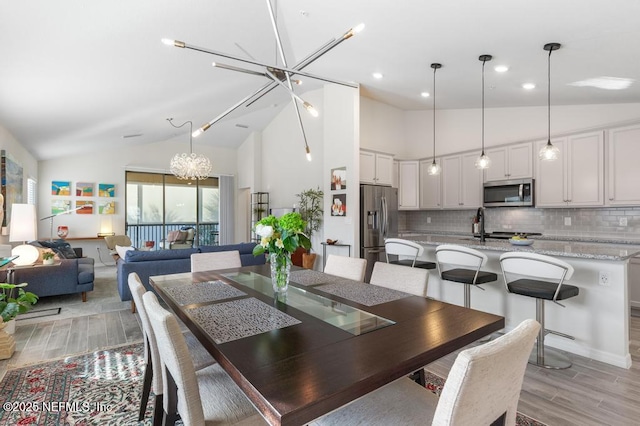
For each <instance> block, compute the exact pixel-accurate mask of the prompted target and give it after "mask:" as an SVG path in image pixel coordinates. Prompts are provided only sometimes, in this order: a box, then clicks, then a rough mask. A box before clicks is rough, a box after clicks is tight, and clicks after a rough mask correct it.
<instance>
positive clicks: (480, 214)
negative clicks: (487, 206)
mask: <svg viewBox="0 0 640 426" xmlns="http://www.w3.org/2000/svg"><path fill="white" fill-rule="evenodd" d="M476 219H478V222H480V242H482V243H484V242H485V237H484V207H478V212H477V213H476Z"/></svg>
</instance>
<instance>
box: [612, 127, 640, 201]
mask: <svg viewBox="0 0 640 426" xmlns="http://www.w3.org/2000/svg"><path fill="white" fill-rule="evenodd" d="M607 145H608V150H607V152H608V154H609V155H608V161H607V166H608V170H607V180H608V182H607V196H606V204H607V205H609V206H637V205H640V167H638V158H640V126H631V127H621V128H617V129H611V130H609V138H608V141H607Z"/></svg>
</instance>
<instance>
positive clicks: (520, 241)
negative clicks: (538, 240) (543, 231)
mask: <svg viewBox="0 0 640 426" xmlns="http://www.w3.org/2000/svg"><path fill="white" fill-rule="evenodd" d="M509 242H510V243H511V244H513V245H514V246H530V245H531V244H533V240H527V239H526V238H519V239H517V240H516V239H515V238H509Z"/></svg>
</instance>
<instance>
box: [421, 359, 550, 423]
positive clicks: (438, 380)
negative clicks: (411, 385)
mask: <svg viewBox="0 0 640 426" xmlns="http://www.w3.org/2000/svg"><path fill="white" fill-rule="evenodd" d="M424 374H425V378H426V385H425V387H426V388H427V389H429V390H430V391H431V392H433V393H435V394H436V395H438V396H440V394H441V393H442V388H443V386H444V382H445V379H443V378H442V377H440V376H438V375H436V374H434V373H432V372H430V371H428V370H424ZM516 426H547V425H546V424H545V423H542V422H539V421H537V420H534V419H532V418H531V417H528V416H525V415H524V414H522V413H518V414H517V415H516Z"/></svg>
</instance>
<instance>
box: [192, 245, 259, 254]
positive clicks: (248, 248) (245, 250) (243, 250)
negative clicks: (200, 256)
mask: <svg viewBox="0 0 640 426" xmlns="http://www.w3.org/2000/svg"><path fill="white" fill-rule="evenodd" d="M255 246H256V244H255V243H240V244H229V245H225V246H200V252H202V253H212V252H217V251H232V250H238V251H239V252H240V254H241V255H242V254H250V253H251V254H252V253H253V248H254V247H255Z"/></svg>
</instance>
